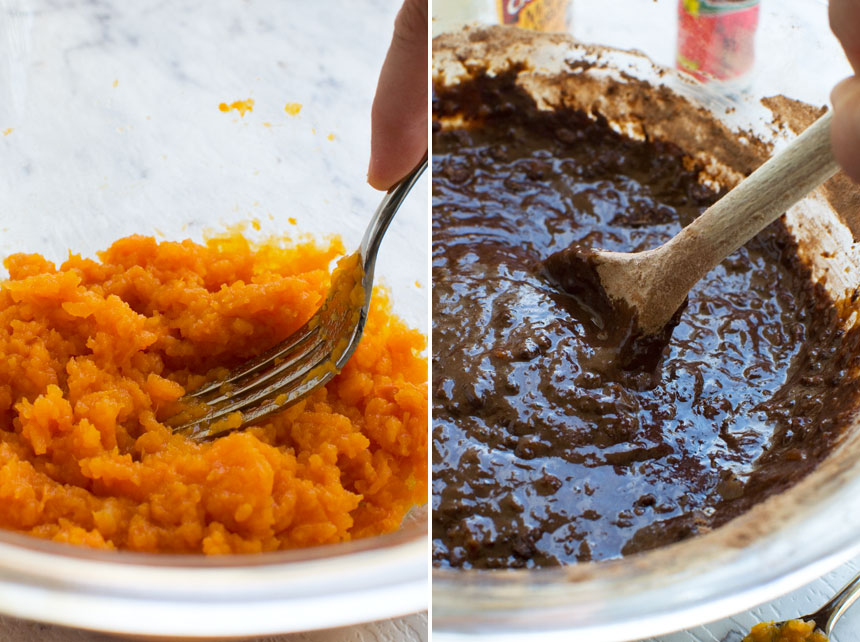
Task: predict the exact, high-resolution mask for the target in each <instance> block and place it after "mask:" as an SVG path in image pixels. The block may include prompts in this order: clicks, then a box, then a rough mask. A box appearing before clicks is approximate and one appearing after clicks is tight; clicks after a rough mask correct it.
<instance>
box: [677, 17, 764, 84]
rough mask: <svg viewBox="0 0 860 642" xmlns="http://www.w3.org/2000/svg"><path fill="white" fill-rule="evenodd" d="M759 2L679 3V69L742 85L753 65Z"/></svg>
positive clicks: (699, 75) (696, 75) (702, 78)
mask: <svg viewBox="0 0 860 642" xmlns="http://www.w3.org/2000/svg"><path fill="white" fill-rule="evenodd" d="M758 17H759V0H678V50H677V57H676V65H677V67H678V69H680V70H682V71H686V72H688V73H690V74H692V75H693V76H694V77H695V78H696V79H698V80H700V81H702V82H709V81H714V80H716V81H721V82H728V83H733V84H734V83H738V84H741V85H743V84H744V83H745V80H746V79H747V78H748V77H749V72H750V71H751V70H752V68H753V64H754V62H755V42H754V41H755V32H756V27H757V26H758Z"/></svg>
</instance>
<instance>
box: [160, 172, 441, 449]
mask: <svg viewBox="0 0 860 642" xmlns="http://www.w3.org/2000/svg"><path fill="white" fill-rule="evenodd" d="M426 168H427V156H426V155H425V156H424V158H423V160H422V161H421V162H420V163H419V164H418V166H417V167H416V168H415V169H413V170H412V171H411V172H410V173H409V174H407V175H406V177H405V178H403V180H401V181H400V182H399V183H397V184H396V185H395V186H394V187H392V188H391V189H390V190H388V193H386V195H385V196H384V197H383V199H382V202H381V203H380V204H379V207H378V208H377V209H376V213H375V214H374V215H373V218H372V219H371V220H370V224H369V225H368V226H367V229H366V230H365V232H364V238H363V239H362V241H361V245H360V246H359V249H358V250H357V251H356V252H354V253H353V254H351V255H349V256H347V257H345V258H343V259H341V260H340V261H339V262H338V266H337V268H336V269H335V271H334V273H333V274H332V283H331V289H330V290H329V294H328V296H327V297H326V300H325V301H324V302H323V304H322V306H321V307H320V309H319V310H317V312H316V314H314V315H313V316H312V317H311V318H310V319H309V320H308V321H307V323H305V324H304V325H303V326H302V327H301V328H299V329H298V330H296V332H294V333H293V334H292V335H290V336H289V337H287V338H286V339H285V340H284V341H283V342H281V343H279V344H278V345H276V346H274V347H273V348H270V349H269V350H267V351H266V352H264V353H263V354H261V355H260V356H258V357H255V358H254V359H251V360H250V361H247V362H246V363H244V364H243V365H241V366H239V367H238V368H236V369H235V370H233V371H231V372H230V373H229V374H228V375H227V376H226V377H225V378H223V379H219V380H217V381H213V382H211V383H209V384H206V385H204V386H203V387H201V388H199V389H198V390H196V391H194V392H193V393H191V394H188V395H186V396H185V397H183V398H182V399H181V400H180V401H181V402H183V405H184V407H185V410H183V411H182V412H180V413H179V414H177V415H175V416H174V417H171V418H170V419H168V420H167V422H166V423H167V425H169V426H171V427H172V429H173V432H175V433H179V434H183V435H186V436H188V437H191V438H192V439H197V440H201V441H202V440H205V439H212V438H214V437H217V436H219V435H221V434H224V433H225V432H229V431H231V430H235V429H237V428H240V427H244V426H249V425H252V424H255V423H258V422H260V421H262V420H263V419H265V418H266V417H269V416H270V415H272V414H274V413H276V412H279V411H281V410H283V409H285V408H287V407H288V406H290V405H292V404H294V403H296V402H297V401H299V400H300V399H302V398H303V397H305V396H307V395H308V394H310V393H311V392H313V391H314V390H316V389H317V388H319V387H320V386H322V385H324V384H325V383H326V382H328V381H329V380H330V379H331V378H332V377H334V376H335V375H336V374H337V373H338V372H340V370H341V369H342V368H343V366H344V364H346V362H347V361H348V360H349V358H350V356H352V353H353V352H354V351H355V348H356V346H357V345H358V341H359V339H361V335H362V332H363V331H364V325H365V322H366V321H367V312H368V309H369V308H370V296H371V292H372V290H373V270H374V267H375V265H376V254H377V252H378V251H379V245H380V243H381V242H382V237H383V235H384V234H385V231H386V230H387V229H388V225H389V224H390V223H391V220H392V219H393V218H394V215H395V214H396V213H397V210H398V209H400V205H401V204H402V203H403V200H404V199H405V198H406V195H407V194H408V193H409V191H410V190H411V189H412V186H413V185H415V183H416V181H417V180H418V178H419V177H420V176H421V174H422V173H423V172H424V170H425V169H426Z"/></svg>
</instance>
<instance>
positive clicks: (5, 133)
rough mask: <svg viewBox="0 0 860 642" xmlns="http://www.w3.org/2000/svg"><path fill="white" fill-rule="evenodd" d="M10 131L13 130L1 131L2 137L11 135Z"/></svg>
mask: <svg viewBox="0 0 860 642" xmlns="http://www.w3.org/2000/svg"><path fill="white" fill-rule="evenodd" d="M12 131H13V130H12V128H11V127H10V128H9V129H4V130H3V135H4V136H8V135H9V134H11V133H12Z"/></svg>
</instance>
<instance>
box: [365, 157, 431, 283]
mask: <svg viewBox="0 0 860 642" xmlns="http://www.w3.org/2000/svg"><path fill="white" fill-rule="evenodd" d="M425 169H427V154H426V153H425V154H424V158H422V159H421V162H419V163H418V165H416V166H415V169H413V170H412V171H411V172H409V173H408V174H407V175H406V176H404V177H403V179H402V180H401V181H400V182H399V183H397V184H396V185H394V186H393V187H392V188H391V189H389V190H388V192H387V193H386V194H385V196H384V197H383V198H382V202H381V203H380V204H379V207H377V208H376V212H375V213H374V214H373V218H372V219H371V220H370V223H369V224H368V226H367V229H366V230H365V232H364V238H363V239H361V248H360V251H361V260H362V263H363V267H364V282H365V286H367V285H369V284H372V283H373V269H374V267H376V253H377V252H378V251H379V244H380V243H381V242H382V236H383V235H384V234H385V230H387V229H388V226H389V224H390V223H391V219H393V218H394V215H395V214H396V213H397V210H398V209H400V204H401V203H402V202H403V199H404V198H406V195H407V194H408V193H409V191H410V190H411V189H412V186H413V185H415V183H416V182H417V181H418V178H419V177H420V176H421V174H422V173H424V170H425ZM365 289H369V288H367V287H366V288H365ZM368 296H370V295H369V293H368Z"/></svg>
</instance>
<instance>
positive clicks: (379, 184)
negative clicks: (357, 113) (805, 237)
mask: <svg viewBox="0 0 860 642" xmlns="http://www.w3.org/2000/svg"><path fill="white" fill-rule="evenodd" d="M427 14H428V9H427V0H405V2H404V3H403V6H402V7H401V9H400V12H399V13H398V14H397V19H396V20H395V22H394V36H393V37H392V39H391V46H390V47H389V48H388V54H387V55H386V56H385V62H384V63H383V64H382V71H381V72H380V74H379V83H378V84H377V86H376V96H375V97H374V99H373V108H372V110H371V115H370V124H371V136H370V164H369V166H368V170H367V182H368V183H370V184H371V185H372V186H373V187H375V188H376V189H388V188H389V187H391V186H392V185H393V184H394V183H396V182H397V181H399V180H400V179H401V178H403V177H404V176H405V175H406V174H407V173H408V172H409V171H410V170H411V169H412V168H413V167H415V166H416V165H417V164H418V161H420V160H421V157H422V156H423V155H424V152H426V151H427V91H428V89H427V88H428V83H427V28H428V23H427Z"/></svg>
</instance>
